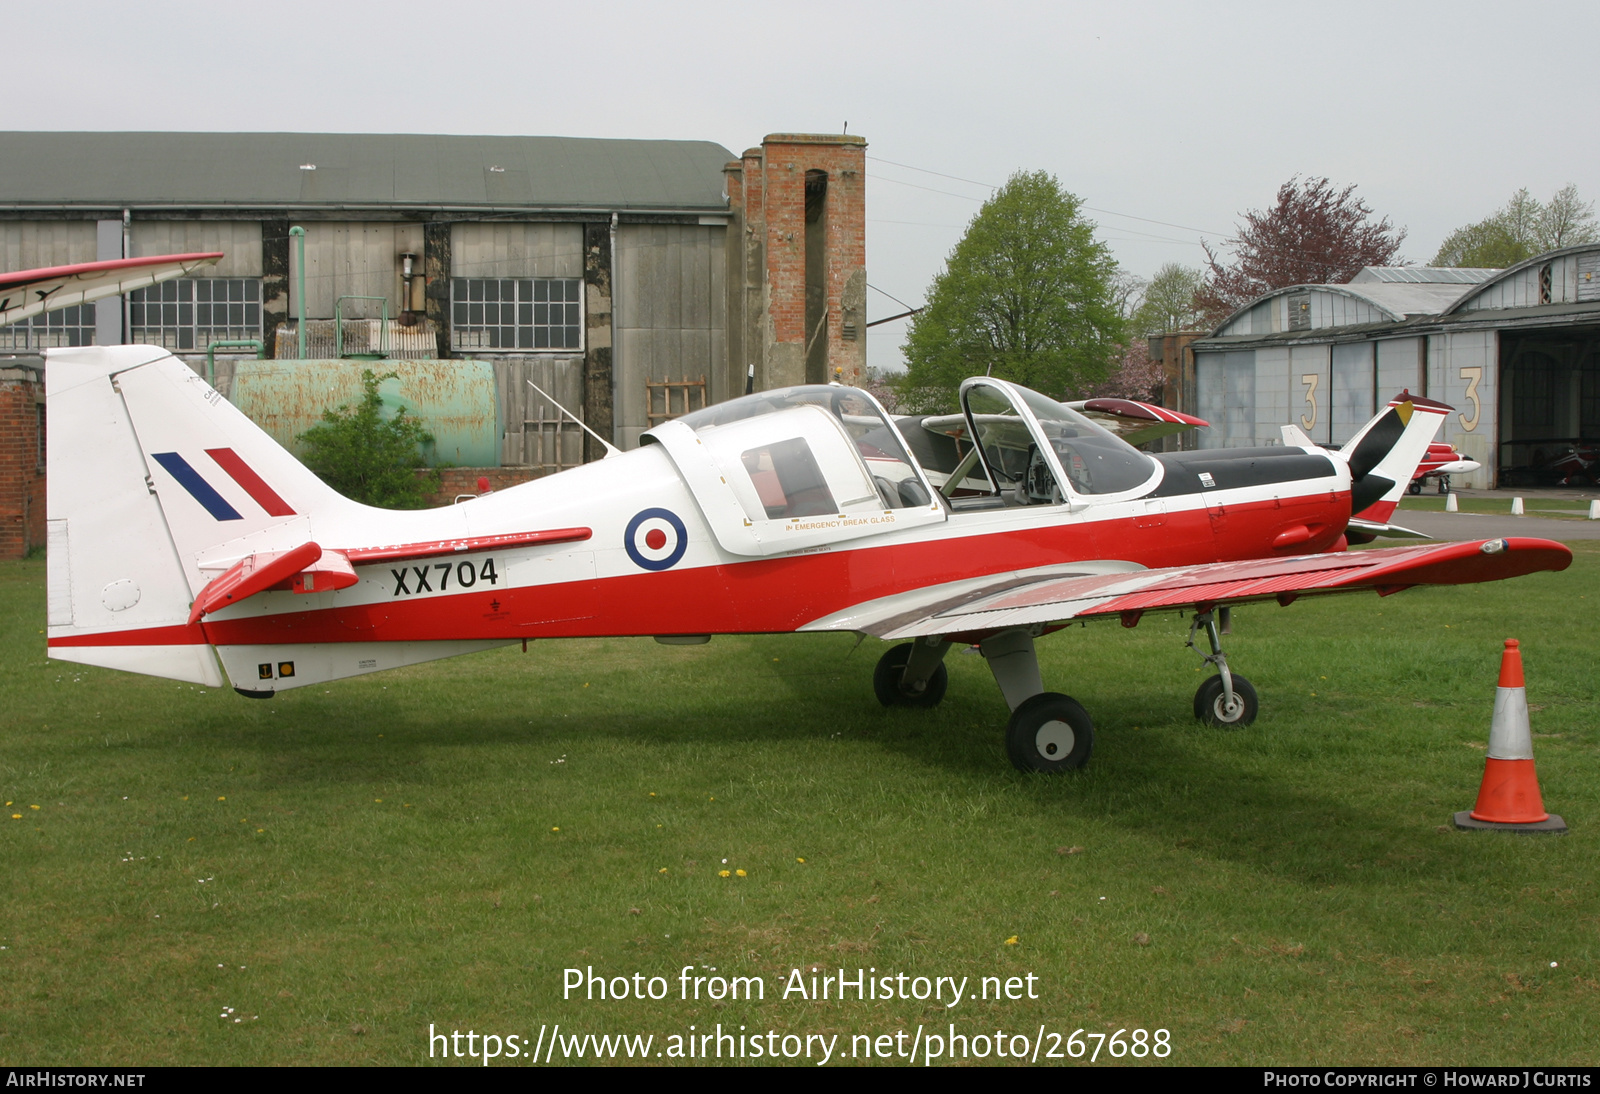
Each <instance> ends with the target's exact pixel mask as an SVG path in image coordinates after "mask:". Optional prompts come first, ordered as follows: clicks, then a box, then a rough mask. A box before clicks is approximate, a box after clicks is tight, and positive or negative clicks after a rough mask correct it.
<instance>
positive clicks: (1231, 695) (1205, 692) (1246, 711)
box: [1185, 608, 1260, 728]
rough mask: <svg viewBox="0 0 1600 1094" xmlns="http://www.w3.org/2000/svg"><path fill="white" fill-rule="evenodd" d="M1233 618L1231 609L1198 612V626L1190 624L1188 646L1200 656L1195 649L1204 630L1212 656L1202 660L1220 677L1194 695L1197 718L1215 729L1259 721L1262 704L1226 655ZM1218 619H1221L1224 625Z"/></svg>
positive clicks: (1211, 679)
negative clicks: (1224, 639) (1224, 649)
mask: <svg viewBox="0 0 1600 1094" xmlns="http://www.w3.org/2000/svg"><path fill="white" fill-rule="evenodd" d="M1229 614H1230V613H1229V611H1228V609H1227V608H1218V609H1215V610H1213V611H1204V612H1196V613H1195V616H1194V622H1192V623H1190V624H1189V641H1188V642H1186V643H1185V645H1187V646H1188V647H1189V648H1190V649H1192V650H1194V651H1195V652H1196V653H1200V651H1199V650H1197V649H1195V645H1194V635H1195V632H1196V631H1198V630H1202V629H1203V630H1204V631H1205V632H1206V639H1207V640H1208V641H1209V643H1210V645H1211V652H1210V653H1209V654H1206V653H1200V659H1201V660H1202V661H1204V662H1205V663H1206V664H1208V665H1215V666H1216V669H1217V675H1215V676H1210V677H1207V678H1206V681H1205V683H1203V684H1201V685H1200V690H1198V691H1196V692H1195V693H1194V716H1195V717H1196V718H1198V719H1200V720H1201V721H1202V722H1209V723H1210V724H1212V725H1214V726H1227V727H1229V728H1232V727H1235V726H1247V725H1249V724H1250V723H1251V722H1253V721H1255V720H1256V711H1257V709H1258V708H1259V705H1260V704H1259V702H1258V700H1257V698H1256V689H1255V686H1254V685H1253V684H1251V683H1250V681H1248V680H1246V679H1245V678H1244V677H1243V676H1236V675H1234V673H1233V672H1232V671H1231V670H1230V669H1229V668H1228V658H1227V655H1226V654H1224V653H1223V652H1222V635H1223V634H1226V633H1230V632H1231V630H1232V628H1231V627H1230V626H1229V625H1228V624H1229V618H1228V617H1229ZM1218 616H1221V620H1220V625H1219V620H1218V618H1217V617H1218Z"/></svg>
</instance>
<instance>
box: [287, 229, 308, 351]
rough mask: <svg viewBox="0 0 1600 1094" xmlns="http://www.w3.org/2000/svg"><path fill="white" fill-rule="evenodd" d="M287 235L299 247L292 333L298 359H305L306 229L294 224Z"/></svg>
mask: <svg viewBox="0 0 1600 1094" xmlns="http://www.w3.org/2000/svg"><path fill="white" fill-rule="evenodd" d="M289 235H291V236H293V237H295V238H296V247H297V248H298V249H299V260H298V262H297V267H298V268H297V270H296V277H295V297H294V302H295V323H294V334H295V343H296V345H297V346H298V347H299V356H300V360H302V361H304V360H305V359H306V230H305V229H304V228H302V227H300V225H298V224H296V225H295V226H294V227H293V228H290V229H289Z"/></svg>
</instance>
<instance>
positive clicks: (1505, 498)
mask: <svg viewBox="0 0 1600 1094" xmlns="http://www.w3.org/2000/svg"><path fill="white" fill-rule="evenodd" d="M1515 496H1516V492H1515V491H1510V490H1502V491H1500V492H1499V493H1498V494H1497V495H1496V496H1495V497H1485V496H1483V495H1478V496H1475V497H1462V496H1461V495H1459V494H1458V495H1457V496H1456V507H1457V508H1458V509H1459V510H1460V511H1461V512H1463V513H1492V514H1495V515H1497V516H1509V515H1510V513H1511V499H1512V498H1513V497H1515ZM1522 504H1523V507H1524V508H1525V509H1526V510H1527V511H1528V512H1529V513H1538V514H1539V515H1540V516H1541V517H1545V518H1548V519H1552V520H1587V519H1588V516H1589V503H1588V502H1587V501H1581V500H1577V499H1574V498H1546V497H1527V498H1524V499H1523V501H1522ZM1444 506H1445V499H1444V498H1443V497H1441V496H1439V495H1438V494H1434V493H1425V494H1421V495H1417V496H1413V495H1411V494H1407V495H1405V496H1404V497H1402V498H1401V499H1400V509H1401V510H1402V511H1404V510H1406V509H1412V510H1421V511H1422V512H1425V513H1442V512H1444Z"/></svg>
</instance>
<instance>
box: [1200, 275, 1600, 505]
mask: <svg viewBox="0 0 1600 1094" xmlns="http://www.w3.org/2000/svg"><path fill="white" fill-rule="evenodd" d="M1191 349H1192V351H1193V354H1194V378H1193V383H1192V384H1188V385H1185V387H1186V395H1187V397H1186V399H1185V402H1186V403H1187V404H1188V405H1186V406H1185V407H1184V408H1183V409H1185V410H1188V411H1190V412H1191V413H1194V414H1198V415H1199V416H1200V417H1202V418H1205V419H1206V420H1207V421H1209V422H1211V428H1210V429H1209V430H1201V431H1200V436H1199V438H1198V443H1199V445H1200V447H1214V448H1237V447H1250V446H1252V445H1266V444H1278V443H1281V434H1280V432H1279V427H1280V426H1281V425H1283V424H1285V423H1288V422H1295V423H1298V424H1299V425H1300V426H1301V427H1302V428H1303V429H1304V430H1305V431H1306V432H1307V433H1308V434H1309V435H1310V436H1311V438H1312V439H1313V440H1315V441H1317V442H1318V443H1320V444H1332V445H1337V444H1341V443H1343V442H1344V441H1347V440H1349V439H1350V437H1351V435H1352V434H1353V433H1354V432H1355V430H1356V429H1357V428H1359V427H1360V426H1361V425H1362V423H1364V422H1366V421H1367V419H1369V418H1370V417H1371V416H1372V415H1373V414H1374V413H1376V412H1377V407H1378V405H1379V402H1380V401H1387V400H1388V399H1389V398H1391V397H1392V396H1394V395H1396V394H1398V393H1399V392H1400V391H1402V390H1409V391H1411V392H1412V393H1413V394H1418V395H1426V396H1428V397H1429V398H1433V399H1439V400H1442V401H1444V402H1447V403H1450V404H1451V405H1452V406H1454V407H1456V408H1457V412H1456V413H1454V414H1452V415H1450V416H1449V418H1448V419H1446V423H1445V426H1444V429H1443V430H1442V432H1441V435H1440V439H1441V440H1445V441H1449V442H1450V443H1452V444H1454V445H1455V446H1456V448H1457V449H1458V450H1460V451H1461V452H1462V453H1464V454H1465V455H1467V456H1469V457H1470V458H1472V459H1474V460H1477V461H1478V462H1479V463H1481V464H1483V470H1481V471H1478V472H1476V473H1474V474H1473V475H1470V476H1458V477H1457V479H1456V481H1457V482H1458V483H1459V484H1460V485H1462V486H1466V487H1472V488H1491V487H1495V486H1497V485H1502V484H1503V485H1508V486H1511V485H1523V484H1530V485H1531V484H1534V483H1537V482H1541V481H1554V479H1555V478H1556V477H1558V476H1557V474H1556V472H1555V471H1554V470H1553V467H1554V466H1555V465H1556V464H1559V463H1561V462H1562V460H1563V459H1564V458H1566V459H1568V460H1569V461H1570V456H1571V453H1572V451H1573V450H1576V452H1577V453H1578V454H1580V455H1581V454H1582V453H1583V452H1585V451H1586V450H1600V245H1596V244H1589V245H1585V246H1582V247H1569V248H1566V249H1564V250H1559V251H1552V252H1550V253H1548V254H1543V255H1538V256H1537V257H1534V258H1531V259H1529V260H1527V261H1526V262H1523V263H1520V264H1518V265H1516V266H1513V267H1511V268H1510V269H1505V270H1472V269H1444V268H1430V267H1425V266H1420V267H1419V266H1397V267H1368V268H1367V269H1364V270H1362V271H1361V273H1359V274H1358V275H1356V277H1355V278H1354V279H1353V280H1352V281H1351V282H1350V283H1349V284H1346V285H1296V286H1293V287H1291V288H1286V289H1278V290H1276V291H1274V292H1270V293H1267V294H1266V295H1265V296H1262V297H1261V298H1259V299H1257V300H1254V301H1252V302H1251V303H1249V304H1248V305H1246V306H1245V307H1243V308H1241V309H1239V311H1237V312H1235V313H1234V314H1233V315H1231V316H1229V317H1228V319H1227V320H1226V321H1225V322H1224V323H1223V324H1222V325H1221V326H1220V327H1218V328H1217V329H1216V331H1215V332H1213V333H1212V334H1210V335H1209V336H1207V337H1203V338H1199V339H1196V340H1195V341H1194V342H1193V343H1191ZM1569 466H1571V464H1570V462H1569Z"/></svg>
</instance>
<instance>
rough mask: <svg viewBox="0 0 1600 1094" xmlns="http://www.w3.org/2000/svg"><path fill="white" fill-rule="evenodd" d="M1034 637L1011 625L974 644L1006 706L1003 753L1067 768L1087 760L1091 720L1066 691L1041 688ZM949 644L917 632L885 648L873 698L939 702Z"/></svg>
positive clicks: (1022, 762)
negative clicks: (908, 639)
mask: <svg viewBox="0 0 1600 1094" xmlns="http://www.w3.org/2000/svg"><path fill="white" fill-rule="evenodd" d="M1033 639H1034V631H1033V630H1032V629H1026V630H1025V629H1015V630H1008V631H1001V632H1000V633H998V634H994V635H990V636H989V637H988V638H985V639H984V640H983V641H982V642H980V643H979V644H978V651H979V652H980V653H982V654H983V656H984V659H985V660H986V661H988V662H989V669H990V671H991V672H993V673H994V679H995V683H997V684H999V685H1000V691H1001V694H1003V695H1004V696H1005V697H1006V703H1007V704H1008V705H1009V706H1010V707H1011V721H1010V722H1009V723H1008V724H1007V726H1006V754H1007V755H1008V756H1010V757H1011V762H1012V763H1013V764H1014V765H1016V767H1017V768H1018V769H1019V770H1022V771H1044V772H1056V771H1071V770H1073V769H1075V768H1079V767H1082V766H1083V765H1084V764H1086V763H1088V762H1089V754H1090V753H1091V752H1093V751H1094V723H1093V722H1092V721H1091V720H1090V718H1089V712H1088V711H1086V710H1084V709H1083V707H1082V706H1081V705H1080V704H1079V703H1078V701H1077V700H1076V699H1074V698H1072V697H1071V696H1070V695H1059V694H1057V693H1056V692H1053V691H1045V690H1044V680H1043V678H1042V677H1041V676H1040V674H1039V658H1038V655H1037V654H1036V653H1035V651H1034V648H1033ZM949 649H950V643H949V642H947V641H945V640H944V639H942V638H937V637H934V638H919V639H917V641H916V642H913V643H908V644H906V645H902V646H896V647H894V648H893V649H891V650H890V651H889V652H888V653H886V654H884V655H883V658H882V659H881V660H880V661H879V662H878V667H877V669H876V671H874V672H873V674H872V688H873V691H875V692H876V693H877V696H878V701H879V702H881V703H882V704H883V705H884V706H886V707H888V706H919V707H931V706H933V705H934V704H936V703H938V701H939V700H940V699H942V698H943V697H944V691H945V686H946V683H947V681H948V677H947V675H946V672H945V667H944V655H945V654H946V653H947V652H948V651H949Z"/></svg>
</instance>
